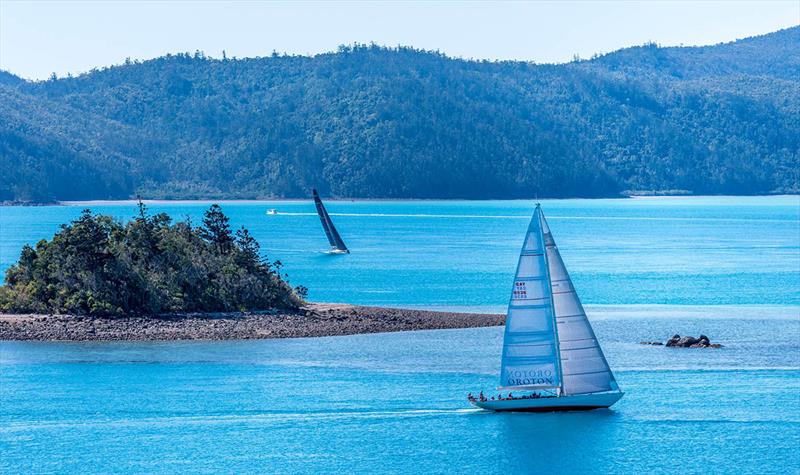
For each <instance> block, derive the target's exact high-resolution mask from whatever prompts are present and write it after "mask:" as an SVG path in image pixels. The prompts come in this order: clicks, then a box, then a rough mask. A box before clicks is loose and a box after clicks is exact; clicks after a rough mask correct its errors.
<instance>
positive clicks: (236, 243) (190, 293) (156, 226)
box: [0, 202, 306, 316]
mask: <svg viewBox="0 0 800 475" xmlns="http://www.w3.org/2000/svg"><path fill="white" fill-rule="evenodd" d="M280 269H281V264H280V261H275V262H274V263H273V262H270V261H269V260H267V259H266V258H263V257H261V254H260V248H259V244H258V242H257V241H256V240H255V239H254V238H253V236H252V235H251V234H250V233H249V232H248V231H247V229H245V228H244V227H242V228H241V229H240V230H238V231H236V232H235V233H233V232H232V231H231V228H230V225H229V218H228V217H227V216H226V215H225V214H223V212H222V210H221V208H220V207H219V206H218V205H216V204H215V205H212V206H211V207H210V208H209V209H208V210H207V211H206V212H205V215H204V218H203V223H202V225H201V226H199V227H193V226H192V223H191V221H189V220H188V218H187V220H186V221H183V222H173V221H172V219H171V218H170V217H169V216H168V215H167V214H164V213H160V214H156V215H149V214H148V213H147V210H146V207H145V206H144V204H142V203H141V202H140V203H139V214H138V216H136V217H135V218H134V219H132V220H130V221H129V222H127V223H124V224H123V223H120V222H118V221H116V220H114V219H113V218H111V217H110V216H103V215H97V214H93V213H92V212H91V211H90V210H88V209H87V210H84V211H83V212H82V214H81V215H80V217H79V218H78V219H76V220H74V221H72V222H71V223H70V224H65V225H62V226H61V229H60V230H59V232H58V233H56V235H55V236H53V239H52V240H51V241H47V240H42V241H39V242H38V243H37V244H36V246H35V247H31V246H28V245H26V246H25V247H24V248H23V249H22V252H21V254H20V258H19V261H18V262H17V263H16V264H14V265H13V266H11V268H9V269H8V270H7V271H6V284H5V285H4V286H2V287H0V310H2V311H4V312H10V313H28V312H30V313H64V314H75V315H96V316H121V315H131V314H140V315H141V314H147V315H155V314H163V313H182V312H232V311H255V310H265V309H273V308H280V309H292V308H297V307H298V306H299V305H301V304H302V302H303V298H304V297H305V295H306V289H305V288H304V287H298V288H296V289H292V287H291V286H290V285H289V283H288V281H287V280H286V275H285V274H284V275H283V276H281V273H280Z"/></svg>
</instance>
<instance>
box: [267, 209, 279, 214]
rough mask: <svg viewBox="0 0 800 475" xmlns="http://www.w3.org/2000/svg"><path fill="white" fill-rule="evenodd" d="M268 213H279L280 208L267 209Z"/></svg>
mask: <svg viewBox="0 0 800 475" xmlns="http://www.w3.org/2000/svg"><path fill="white" fill-rule="evenodd" d="M267 214H278V210H276V209H275V208H270V209H268V210H267Z"/></svg>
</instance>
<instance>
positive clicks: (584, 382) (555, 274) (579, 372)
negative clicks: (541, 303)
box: [539, 211, 618, 394]
mask: <svg viewBox="0 0 800 475" xmlns="http://www.w3.org/2000/svg"><path fill="white" fill-rule="evenodd" d="M539 214H540V216H541V223H542V224H541V226H542V233H543V234H544V243H545V248H546V250H547V253H546V255H547V263H548V270H549V274H550V285H551V289H552V295H553V307H554V309H555V316H556V323H557V335H558V345H559V348H560V350H561V377H562V386H563V391H562V392H563V394H586V393H596V392H602V391H612V390H617V389H618V386H617V383H616V381H615V380H614V375H613V374H612V373H611V368H609V367H608V362H607V361H606V357H605V355H603V350H601V349H600V344H599V343H598V342H597V338H596V337H595V335H594V330H592V325H591V324H590V323H589V319H588V318H586V312H585V311H584V309H583V305H581V301H580V298H578V294H577V292H575V287H574V286H573V285H572V280H571V279H570V278H569V273H568V272H567V268H566V267H565V266H564V261H563V260H562V259H561V254H560V253H559V252H558V247H556V243H555V240H553V235H552V233H551V232H550V227H549V226H548V225H547V220H546V219H545V217H544V214H543V213H541V211H540V213H539Z"/></svg>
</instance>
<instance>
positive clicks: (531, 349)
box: [500, 206, 561, 389]
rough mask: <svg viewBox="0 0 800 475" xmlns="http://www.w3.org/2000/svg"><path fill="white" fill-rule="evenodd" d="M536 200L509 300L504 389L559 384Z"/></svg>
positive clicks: (502, 364)
mask: <svg viewBox="0 0 800 475" xmlns="http://www.w3.org/2000/svg"><path fill="white" fill-rule="evenodd" d="M540 214H541V210H540V208H539V207H538V206H537V207H536V211H535V212H534V216H533V218H532V219H531V222H530V224H529V225H528V232H527V234H526V235H525V241H524V243H523V245H522V251H521V252H520V256H519V261H518V263H517V272H516V275H515V276H514V288H513V290H512V292H511V301H510V302H509V304H508V314H507V316H506V330H505V336H504V338H503V358H502V362H501V369H500V386H501V387H503V388H506V389H509V388H519V389H534V388H558V387H560V386H561V377H560V374H561V370H560V368H559V366H560V364H561V361H560V359H559V357H558V339H557V337H556V324H555V321H556V320H555V314H554V311H553V299H552V295H551V292H550V276H549V270H548V266H547V256H546V254H545V246H544V235H543V233H542V227H541V223H542V220H541V219H540V218H539V216H540Z"/></svg>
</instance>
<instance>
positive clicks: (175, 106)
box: [0, 27, 800, 201]
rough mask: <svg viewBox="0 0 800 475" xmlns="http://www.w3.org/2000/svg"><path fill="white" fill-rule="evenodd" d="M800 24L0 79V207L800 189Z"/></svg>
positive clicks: (178, 61)
mask: <svg viewBox="0 0 800 475" xmlns="http://www.w3.org/2000/svg"><path fill="white" fill-rule="evenodd" d="M798 117H800V27H794V28H789V29H785V30H781V31H778V32H775V33H771V34H767V35H763V36H759V37H753V38H747V39H744V40H739V41H736V42H732V43H725V44H720V45H714V46H704V47H688V48H684V47H667V48H661V47H658V46H656V45H653V44H650V45H644V46H638V47H632V48H626V49H622V50H619V51H616V52H613V53H609V54H606V55H603V56H600V57H595V58H593V59H591V60H587V61H576V62H572V63H567V64H559V65H536V64H532V63H525V62H513V61H503V62H490V61H468V60H462V59H453V58H448V57H446V56H444V55H441V54H438V53H432V52H425V51H419V50H415V49H413V48H397V49H389V48H382V47H378V46H360V45H356V46H350V47H340V49H339V51H337V52H335V53H329V54H322V55H317V56H314V57H303V56H277V55H274V56H272V57H265V58H246V59H210V58H207V57H205V56H204V55H203V54H202V53H196V54H194V55H189V54H179V55H168V56H165V57H161V58H157V59H153V60H149V61H144V62H126V64H123V65H119V66H113V67H110V68H106V69H103V70H94V71H92V72H89V73H87V74H83V75H80V76H77V77H68V78H60V79H53V80H48V81H41V82H29V81H25V80H22V79H20V78H18V77H16V76H14V75H12V74H10V73H6V72H0V165H2V169H3V170H4V173H2V174H0V200H34V201H49V200H69V199H122V198H130V197H132V196H135V195H141V196H143V197H148V198H266V197H299V196H307V194H308V190H310V189H311V188H312V187H316V188H318V189H320V192H321V193H323V194H324V195H333V196H339V197H367V198H475V199H480V198H530V197H533V196H535V195H537V194H538V195H539V196H542V197H570V196H578V197H601V196H618V195H619V194H620V193H621V192H622V191H624V190H688V192H692V193H697V194H700V193H703V194H723V193H724V194H761V193H776V192H793V193H797V192H800V184H799V181H800V179H799V178H798V173H800V172H798V163H799V162H800V120H799V119H798Z"/></svg>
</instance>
